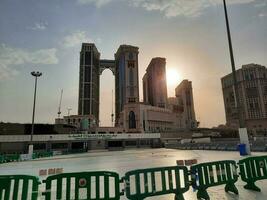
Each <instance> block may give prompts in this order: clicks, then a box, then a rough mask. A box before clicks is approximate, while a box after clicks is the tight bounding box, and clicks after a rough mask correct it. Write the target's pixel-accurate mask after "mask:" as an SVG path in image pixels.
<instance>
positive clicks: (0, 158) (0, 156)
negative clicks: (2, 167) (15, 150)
mask: <svg viewBox="0 0 267 200" xmlns="http://www.w3.org/2000/svg"><path fill="white" fill-rule="evenodd" d="M4 162H5V156H3V155H0V163H4Z"/></svg>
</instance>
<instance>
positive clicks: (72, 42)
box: [63, 31, 92, 48]
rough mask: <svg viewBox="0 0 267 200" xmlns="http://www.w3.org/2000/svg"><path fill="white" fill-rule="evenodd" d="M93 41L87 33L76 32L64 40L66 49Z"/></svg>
mask: <svg viewBox="0 0 267 200" xmlns="http://www.w3.org/2000/svg"><path fill="white" fill-rule="evenodd" d="M91 41H92V40H91V39H90V38H89V37H87V36H86V33H85V31H76V32H74V33H72V34H71V35H67V36H65V37H64V38H63V46H64V47H66V48H69V47H74V46H77V45H81V43H83V42H91Z"/></svg>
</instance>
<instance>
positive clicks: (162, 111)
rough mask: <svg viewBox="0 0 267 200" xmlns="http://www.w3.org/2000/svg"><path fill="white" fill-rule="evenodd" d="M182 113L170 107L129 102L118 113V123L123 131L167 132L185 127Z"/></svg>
mask: <svg viewBox="0 0 267 200" xmlns="http://www.w3.org/2000/svg"><path fill="white" fill-rule="evenodd" d="M182 117H183V116H182V115H181V114H179V113H174V112H172V111H171V110H170V109H167V108H161V107H156V106H151V105H147V104H144V103H131V104H126V105H125V106H124V110H123V111H122V112H121V113H120V118H119V125H120V127H123V130H124V131H125V132H129V133H130V132H135V133H143V132H168V131H175V130H179V129H185V128H186V127H185V124H183V120H182Z"/></svg>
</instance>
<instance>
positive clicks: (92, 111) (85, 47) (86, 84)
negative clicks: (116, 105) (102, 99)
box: [78, 43, 100, 124]
mask: <svg viewBox="0 0 267 200" xmlns="http://www.w3.org/2000/svg"><path fill="white" fill-rule="evenodd" d="M99 61H100V53H99V52H98V50H97V48H96V46H95V45H94V44H92V43H83V44H82V49H81V52H80V73H79V74H80V77H79V102H78V114H79V115H93V116H94V118H95V120H96V124H98V122H99Z"/></svg>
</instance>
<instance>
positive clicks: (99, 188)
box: [43, 171, 123, 200]
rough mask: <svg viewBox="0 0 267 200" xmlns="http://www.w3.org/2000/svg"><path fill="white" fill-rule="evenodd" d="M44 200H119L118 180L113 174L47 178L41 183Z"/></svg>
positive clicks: (103, 173) (100, 172) (84, 174)
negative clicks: (42, 184)
mask: <svg viewBox="0 0 267 200" xmlns="http://www.w3.org/2000/svg"><path fill="white" fill-rule="evenodd" d="M43 182H44V183H45V185H46V191H45V192H43V195H44V196H45V200H50V199H66V200H69V199H79V200H81V199H92V200H93V199H98V200H106V199H110V200H119V199H120V195H122V194H123V193H120V180H119V175H118V174H117V173H115V172H108V171H98V172H80V173H63V174H57V175H53V176H49V177H48V178H47V179H46V180H44V181H43Z"/></svg>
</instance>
